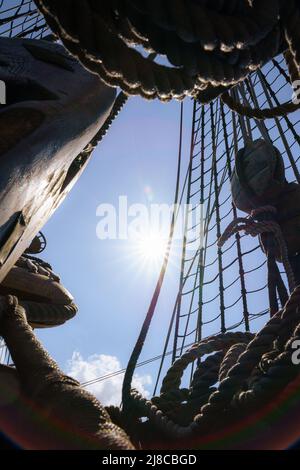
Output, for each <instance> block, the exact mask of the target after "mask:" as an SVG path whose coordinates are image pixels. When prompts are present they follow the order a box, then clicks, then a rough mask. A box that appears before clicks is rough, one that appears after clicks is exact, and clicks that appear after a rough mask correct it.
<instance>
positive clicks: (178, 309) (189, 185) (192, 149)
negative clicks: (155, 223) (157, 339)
mask: <svg viewBox="0 0 300 470" xmlns="http://www.w3.org/2000/svg"><path fill="white" fill-rule="evenodd" d="M195 117H196V100H194V104H193V121H192V132H191V146H190V168H189V176H188V189H187V205H186V212H185V227H184V236H183V245H182V255H181V269H180V280H179V290H182V287H181V286H182V282H183V277H184V269H185V266H184V259H185V255H186V242H187V228H188V205H189V204H190V196H191V181H192V168H193V167H192V161H193V153H194V148H195ZM180 310H181V297H179V299H178V303H177V310H176V318H175V333H174V344H173V351H174V354H173V357H172V363H173V362H174V361H175V356H176V354H175V351H176V350H177V335H178V331H179V318H180Z"/></svg>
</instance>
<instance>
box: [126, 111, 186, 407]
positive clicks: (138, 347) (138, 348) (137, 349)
mask: <svg viewBox="0 0 300 470" xmlns="http://www.w3.org/2000/svg"><path fill="white" fill-rule="evenodd" d="M182 130H183V103H181V105H180V135H179V150H178V164H177V178H176V189H175V201H174V210H173V214H172V221H171V226H170V232H169V239H168V244H167V248H166V252H165V256H164V260H163V264H162V267H161V271H160V275H159V279H158V281H157V284H156V287H155V291H154V294H153V297H152V299H151V302H150V306H149V309H148V312H147V315H146V318H145V320H144V323H143V325H142V328H141V331H140V334H139V337H138V340H137V342H136V344H135V346H134V349H133V351H132V354H131V356H130V359H129V362H128V365H127V368H126V372H125V376H124V381H123V387H122V402H123V408H124V409H125V410H126V408H127V407H128V406H130V397H131V384H132V379H133V374H134V370H135V367H136V365H137V362H138V358H139V356H140V354H141V352H142V349H143V346H144V342H145V339H146V336H147V333H148V330H149V328H150V324H151V321H152V318H153V316H154V312H155V308H156V305H157V302H158V298H159V295H160V292H161V288H162V284H163V281H164V278H165V274H166V271H167V267H168V263H169V258H170V251H171V245H172V241H173V236H174V231H175V223H176V207H177V204H178V196H179V185H180V169H181V160H182V134H183V132H182Z"/></svg>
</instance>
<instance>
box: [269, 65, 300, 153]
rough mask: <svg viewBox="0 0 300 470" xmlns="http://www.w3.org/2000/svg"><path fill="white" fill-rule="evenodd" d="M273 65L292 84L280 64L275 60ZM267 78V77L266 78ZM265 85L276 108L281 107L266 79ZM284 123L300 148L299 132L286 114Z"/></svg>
mask: <svg viewBox="0 0 300 470" xmlns="http://www.w3.org/2000/svg"><path fill="white" fill-rule="evenodd" d="M273 63H274V65H275V67H276V68H277V70H279V72H280V73H281V75H282V76H283V77H284V78H285V79H286V81H287V82H288V83H289V82H290V79H289V76H288V75H287V74H286V72H285V70H284V69H283V68H282V67H281V66H280V65H279V63H278V62H277V61H276V60H275V59H273ZM264 78H265V77H264ZM265 84H266V87H267V89H268V91H269V93H270V95H271V96H272V98H273V100H274V103H275V104H276V106H279V105H280V102H279V100H278V98H277V96H276V94H275V93H274V91H273V90H272V87H271V85H270V83H269V82H268V81H267V80H266V79H265ZM282 118H283V119H284V121H285V122H286V125H287V126H288V128H289V130H290V131H291V132H292V134H293V137H294V139H295V140H296V142H298V145H299V146H300V136H299V135H298V134H297V132H296V131H295V128H294V126H293V123H292V122H291V120H290V118H289V116H288V115H286V114H284V115H283V117H282Z"/></svg>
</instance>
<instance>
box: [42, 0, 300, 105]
mask: <svg viewBox="0 0 300 470" xmlns="http://www.w3.org/2000/svg"><path fill="white" fill-rule="evenodd" d="M35 3H36V4H37V6H38V8H39V9H40V10H41V12H42V13H43V14H44V16H45V18H46V21H47V23H48V25H49V26H50V27H51V29H52V30H53V32H54V33H55V34H56V35H58V36H59V38H60V39H61V40H62V42H63V43H64V45H65V46H66V47H67V48H68V49H69V51H70V52H71V53H72V54H73V55H75V56H76V57H77V58H78V59H79V60H81V61H82V63H83V64H84V65H85V66H86V67H87V68H88V69H89V70H91V71H92V72H94V73H97V74H98V75H99V76H100V78H101V79H102V80H103V81H104V83H106V84H107V85H109V86H114V87H116V86H119V87H121V88H122V90H123V91H124V93H126V94H128V95H137V94H139V95H141V96H143V97H144V98H146V99H154V98H159V99H160V100H162V101H169V100H171V99H172V98H176V99H183V98H184V97H185V96H192V97H197V98H198V99H199V101H201V102H207V101H209V100H211V99H214V98H215V97H217V96H219V95H220V94H222V93H224V92H225V91H226V89H228V88H230V87H232V86H234V85H236V84H237V83H238V82H240V81H242V80H244V79H245V78H246V77H247V75H248V74H249V73H251V72H252V71H254V70H256V69H258V68H259V67H261V66H262V65H263V64H264V63H266V62H267V61H268V60H270V59H271V58H272V57H274V56H275V55H277V54H278V53H279V52H282V51H283V50H285V49H287V48H288V47H289V50H290V52H291V54H292V57H293V61H294V62H295V66H297V65H298V64H299V61H298V58H299V52H298V45H297V44H298V43H297V40H296V39H297V38H298V35H299V33H298V31H297V28H298V30H299V24H300V18H299V9H298V6H297V4H296V3H295V2H294V0H288V1H285V2H283V1H281V0H272V1H271V0H260V1H259V2H258V1H257V2H253V1H250V0H242V1H236V0H227V1H226V2H224V1H218V0H214V1H210V2H207V1H206V0H203V1H201V2H200V1H197V2H195V1H194V0H172V1H170V0H168V1H165V0H155V1H151V2H150V1H145V2H140V1H137V0H122V1H121V0H113V1H111V0H103V1H102V2H95V1H92V0H86V1H85V2H78V1H76V0H66V1H65V2H63V4H62V2H60V1H58V0H51V1H50V0H35ZM136 46H142V47H143V48H144V49H145V50H147V51H155V52H156V53H158V54H162V55H165V56H166V57H167V58H168V60H169V62H170V64H171V65H172V67H167V66H165V65H161V64H158V63H155V62H152V63H151V62H150V61H149V60H148V59H147V58H144V57H143V55H142V54H140V53H139V52H138V51H137V50H136V49H134V47H136ZM224 100H227V101H228V96H227V95H226V94H225V95H224ZM228 102H229V101H228ZM233 106H234V103H233ZM292 110H294V109H293V107H291V106H290V105H288V104H286V105H283V106H282V108H281V110H280V112H281V113H286V112H291V111H292Z"/></svg>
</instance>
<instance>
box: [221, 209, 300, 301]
mask: <svg viewBox="0 0 300 470" xmlns="http://www.w3.org/2000/svg"><path fill="white" fill-rule="evenodd" d="M263 214H271V215H273V216H276V214H277V209H276V208H275V207H273V206H262V207H258V208H256V209H253V210H252V212H251V214H250V216H249V217H237V218H236V219H234V220H233V221H232V222H231V223H230V224H229V225H228V227H227V228H226V230H225V231H224V233H223V235H222V236H221V237H220V238H219V240H218V243H217V244H218V247H219V248H222V246H223V245H224V244H225V243H226V242H227V241H228V240H229V238H230V237H232V236H233V235H235V234H237V233H239V232H241V231H242V230H243V231H244V232H245V234H246V235H251V237H256V236H258V235H262V234H263V233H272V234H273V236H274V239H275V241H276V244H277V246H278V248H279V251H280V258H281V261H282V263H283V265H284V269H285V272H286V275H287V279H288V284H289V289H290V292H292V291H293V290H294V289H295V286H296V283H295V279H294V273H293V270H292V267H291V264H290V262H289V257H288V249H287V245H286V242H285V239H284V237H283V234H282V231H281V228H280V225H279V223H278V222H277V221H276V220H275V217H273V218H271V219H268V220H267V219H264V218H263V217H262V215H263ZM258 218H259V219H260V220H257V219H258Z"/></svg>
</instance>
